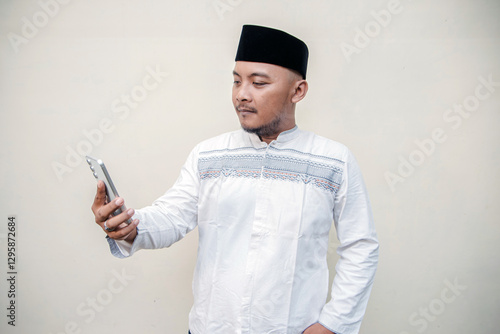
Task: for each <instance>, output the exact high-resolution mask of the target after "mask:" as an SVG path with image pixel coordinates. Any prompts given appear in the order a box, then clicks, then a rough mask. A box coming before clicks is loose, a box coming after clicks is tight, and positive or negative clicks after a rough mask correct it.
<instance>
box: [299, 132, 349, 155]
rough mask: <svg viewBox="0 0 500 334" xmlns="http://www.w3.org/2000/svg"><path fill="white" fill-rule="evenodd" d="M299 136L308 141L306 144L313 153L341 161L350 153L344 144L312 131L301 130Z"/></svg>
mask: <svg viewBox="0 0 500 334" xmlns="http://www.w3.org/2000/svg"><path fill="white" fill-rule="evenodd" d="M301 136H303V138H305V140H306V141H307V142H309V143H310V144H309V145H307V146H308V147H310V150H311V153H313V154H319V155H325V156H329V157H332V158H337V159H340V160H342V161H346V159H347V156H348V155H350V154H352V153H351V151H350V150H349V148H348V147H347V146H346V145H344V144H342V143H340V142H338V141H335V140H333V139H330V138H326V137H323V136H320V135H318V134H315V133H314V132H310V131H305V130H301Z"/></svg>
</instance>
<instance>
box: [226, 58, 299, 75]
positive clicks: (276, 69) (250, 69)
mask: <svg viewBox="0 0 500 334" xmlns="http://www.w3.org/2000/svg"><path fill="white" fill-rule="evenodd" d="M288 72H290V70H289V69H287V68H285V67H283V66H279V65H274V64H268V63H259V62H251V61H237V62H236V63H235V65H234V70H233V74H235V75H239V76H265V77H275V76H280V75H288V74H289V73H288Z"/></svg>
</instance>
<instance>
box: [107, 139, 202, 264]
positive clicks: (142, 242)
mask: <svg viewBox="0 0 500 334" xmlns="http://www.w3.org/2000/svg"><path fill="white" fill-rule="evenodd" d="M197 156H198V154H197V149H196V148H195V149H194V150H193V151H192V152H191V154H190V155H189V157H188V159H187V161H186V163H185V164H184V166H183V167H182V169H181V173H180V175H179V177H178V179H177V181H176V182H175V184H174V185H173V187H172V188H170V189H169V190H168V191H167V192H166V193H165V194H164V195H163V196H161V197H160V198H158V199H157V200H156V201H154V202H153V204H152V205H151V206H148V207H145V208H142V209H139V210H136V212H135V214H134V216H133V219H139V225H138V226H137V236H136V238H135V239H134V242H133V243H132V244H131V243H128V242H126V241H115V240H113V239H110V238H109V237H107V241H108V243H109V247H110V250H111V253H112V254H113V255H114V256H116V257H119V258H124V257H128V256H131V255H133V254H134V253H135V252H136V251H138V250H140V249H157V248H164V247H169V246H171V245H172V244H173V243H175V242H177V241H179V240H181V239H182V238H184V236H185V235H186V234H187V233H188V232H190V231H192V230H193V229H194V228H195V227H196V225H197V221H198V194H199V184H200V180H199V173H198V163H197V161H198V159H197Z"/></svg>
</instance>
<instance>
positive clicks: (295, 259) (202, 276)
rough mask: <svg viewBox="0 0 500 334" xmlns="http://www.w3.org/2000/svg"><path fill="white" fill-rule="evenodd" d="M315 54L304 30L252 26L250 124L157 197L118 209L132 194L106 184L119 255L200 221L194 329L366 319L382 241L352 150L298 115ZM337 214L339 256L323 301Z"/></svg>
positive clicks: (274, 328)
mask: <svg viewBox="0 0 500 334" xmlns="http://www.w3.org/2000/svg"><path fill="white" fill-rule="evenodd" d="M307 58H308V49H307V46H306V45H305V44H304V43H303V42H302V41H300V40H299V39H297V38H295V37H293V36H291V35H289V34H287V33H285V32H282V31H279V30H275V29H270V28H266V27H260V26H251V25H246V26H244V27H243V30H242V34H241V38H240V43H239V46H238V51H237V54H236V64H235V67H234V71H233V76H234V83H233V94H232V95H233V96H232V99H233V104H234V107H235V110H236V113H237V115H238V118H239V121H240V123H241V126H242V128H243V129H242V130H238V131H235V132H231V133H227V134H223V135H220V136H218V137H215V138H212V139H209V140H207V141H204V142H202V143H200V144H198V145H197V146H196V147H195V148H194V149H193V151H192V152H191V154H190V155H189V157H188V159H187V161H186V163H185V165H184V166H183V168H182V171H181V174H180V176H179V178H178V180H177V182H176V183H175V185H174V186H173V187H172V188H171V189H170V190H168V191H167V192H166V193H165V195H163V196H162V197H160V198H159V199H158V200H156V201H155V202H154V203H153V205H152V206H149V207H146V208H143V209H141V210H138V211H136V212H134V210H132V209H130V210H128V211H127V212H124V213H122V214H120V215H118V216H115V217H112V216H110V215H111V213H112V212H114V210H115V209H116V208H118V207H120V206H121V205H123V203H124V201H123V199H121V198H118V199H116V200H115V201H113V202H112V203H108V204H105V191H104V186H103V184H102V182H101V183H99V184H98V189H97V195H96V197H95V200H94V204H93V206H92V210H93V212H94V214H95V217H96V222H97V224H99V225H100V226H101V227H102V228H103V229H104V230H105V231H106V233H107V237H108V241H109V244H110V247H111V251H112V253H113V254H114V255H115V256H118V257H127V256H130V255H132V254H133V253H135V252H136V251H137V250H139V249H143V248H161V247H168V246H170V245H171V244H173V243H174V242H176V241H178V240H180V239H182V238H183V237H184V236H185V235H186V233H188V232H189V231H191V230H193V229H194V228H195V227H196V226H198V231H199V249H198V259H197V263H196V269H195V273H194V282H193V294H194V305H193V307H192V309H191V312H190V315H189V326H190V331H191V333H193V334H202V333H217V334H220V333H221V334H224V333H228V334H232V333H256V334H262V333H306V334H315V333H338V334H351V333H358V331H359V327H360V325H361V320H362V318H363V315H364V312H365V309H366V305H367V302H368V297H369V294H370V290H371V286H372V283H373V278H374V274H375V269H376V265H377V259H378V241H377V237H376V233H375V229H374V225H373V219H372V213H371V208H370V203H369V200H368V195H367V192H366V189H365V186H364V183H363V180H362V177H361V174H360V171H359V168H358V166H357V164H356V161H355V159H354V157H353V156H352V155H351V153H350V152H349V150H348V149H347V148H346V147H345V146H343V145H342V144H339V143H337V142H334V141H331V140H329V139H325V138H323V137H320V136H317V135H314V134H312V133H310V132H306V131H302V130H300V129H298V127H297V126H296V124H295V105H296V104H297V103H298V102H299V101H301V100H302V99H303V98H304V97H305V95H306V93H307V89H308V85H307V81H306V80H305V78H306V69H307ZM130 217H133V223H131V224H130V225H126V224H124V223H123V222H124V221H125V220H127V219H128V218H130ZM333 221H335V227H336V229H337V235H338V238H339V240H340V246H339V248H338V253H339V255H340V260H339V262H338V264H337V266H336V272H337V273H336V277H335V279H334V282H333V287H332V299H331V301H329V302H328V303H326V304H325V302H326V299H327V294H328V268H327V261H326V256H327V250H328V235H329V231H330V227H331V225H332V222H333Z"/></svg>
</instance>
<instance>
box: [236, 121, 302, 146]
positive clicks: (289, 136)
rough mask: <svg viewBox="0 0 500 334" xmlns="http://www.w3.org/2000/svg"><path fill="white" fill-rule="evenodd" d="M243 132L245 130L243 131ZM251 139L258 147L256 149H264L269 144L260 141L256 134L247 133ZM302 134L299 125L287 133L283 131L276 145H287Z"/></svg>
mask: <svg viewBox="0 0 500 334" xmlns="http://www.w3.org/2000/svg"><path fill="white" fill-rule="evenodd" d="M242 131H243V130H242ZM245 133H246V134H247V135H248V136H249V138H250V141H251V142H252V143H253V144H254V145H255V146H256V147H259V146H261V147H264V146H267V144H266V143H265V142H263V141H261V140H260V138H259V136H257V135H256V134H255V133H249V132H245ZM299 134H300V130H299V127H298V126H297V125H295V126H294V127H293V128H291V129H290V130H286V131H283V132H282V133H280V134H279V135H278V138H276V140H275V142H276V143H280V144H283V143H286V142H289V141H291V140H293V139H295V138H297V137H298V136H299Z"/></svg>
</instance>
